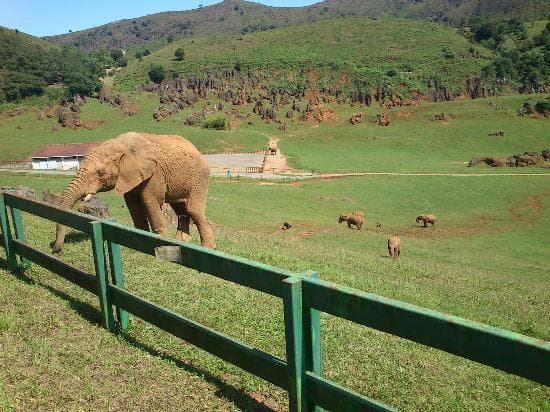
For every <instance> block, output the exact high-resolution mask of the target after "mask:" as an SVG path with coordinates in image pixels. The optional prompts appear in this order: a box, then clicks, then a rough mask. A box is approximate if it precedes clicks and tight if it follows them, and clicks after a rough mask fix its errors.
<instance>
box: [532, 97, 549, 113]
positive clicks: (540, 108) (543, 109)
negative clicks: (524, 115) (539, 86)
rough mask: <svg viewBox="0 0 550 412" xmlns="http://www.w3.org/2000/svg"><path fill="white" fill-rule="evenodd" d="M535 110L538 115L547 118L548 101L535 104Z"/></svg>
mask: <svg viewBox="0 0 550 412" xmlns="http://www.w3.org/2000/svg"><path fill="white" fill-rule="evenodd" d="M535 110H536V111H537V112H538V113H540V114H543V115H545V116H548V115H549V114H550V101H548V100H539V101H538V102H537V104H535Z"/></svg>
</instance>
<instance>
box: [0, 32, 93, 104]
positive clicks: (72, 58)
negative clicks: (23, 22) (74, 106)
mask: <svg viewBox="0 0 550 412" xmlns="http://www.w3.org/2000/svg"><path fill="white" fill-rule="evenodd" d="M99 75H100V69H99V67H98V66H97V65H96V64H95V63H94V62H93V61H91V60H90V59H89V58H88V56H86V55H85V54H84V53H82V52H80V51H79V50H76V49H75V48H74V47H67V46H64V47H60V46H59V45H54V44H51V43H48V42H46V41H44V40H42V39H39V38H36V37H33V36H30V35H28V34H25V33H20V32H19V31H17V30H11V29H7V28H3V27H0V104H2V103H5V102H18V101H20V100H22V99H25V98H27V97H31V96H40V95H43V94H44V93H46V92H47V91H51V90H48V89H47V86H48V85H57V86H64V87H65V88H66V90H59V89H60V88H59V87H58V88H57V89H55V92H59V91H61V93H57V95H58V96H59V95H60V94H62V93H63V92H64V91H66V92H67V94H69V95H72V94H74V93H81V94H83V95H84V94H90V93H91V92H92V91H95V90H99V87H100V84H99V80H98V79H99ZM54 95H55V93H54Z"/></svg>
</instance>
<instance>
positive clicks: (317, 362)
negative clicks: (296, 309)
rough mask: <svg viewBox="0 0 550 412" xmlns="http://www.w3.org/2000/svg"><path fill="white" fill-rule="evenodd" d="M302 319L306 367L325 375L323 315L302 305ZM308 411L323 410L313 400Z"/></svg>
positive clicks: (314, 273)
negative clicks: (322, 331)
mask: <svg viewBox="0 0 550 412" xmlns="http://www.w3.org/2000/svg"><path fill="white" fill-rule="evenodd" d="M306 275H308V276H310V277H312V278H318V277H319V276H318V274H317V272H313V271H309V272H306ZM302 319H303V331H304V344H305V348H304V352H305V354H304V355H305V368H306V370H308V371H312V372H313V373H315V374H316V375H319V376H321V377H322V376H323V364H322V355H321V316H320V313H319V311H318V310H317V309H312V308H310V307H306V306H302ZM307 410H308V411H316V412H319V411H322V410H323V409H321V408H319V407H318V406H316V405H315V403H314V402H312V401H311V400H309V401H308V404H307Z"/></svg>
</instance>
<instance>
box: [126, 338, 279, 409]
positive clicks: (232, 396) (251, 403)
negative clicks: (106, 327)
mask: <svg viewBox="0 0 550 412" xmlns="http://www.w3.org/2000/svg"><path fill="white" fill-rule="evenodd" d="M119 336H120V337H122V339H124V341H125V342H127V343H129V344H130V345H132V346H135V347H137V348H139V349H141V350H143V351H145V352H147V353H149V354H150V355H152V356H155V357H157V358H160V359H162V360H167V361H170V362H171V363H173V364H174V365H176V366H177V367H178V368H181V369H184V370H185V371H187V372H189V373H192V374H193V375H196V376H200V377H201V378H203V379H204V380H205V381H206V382H208V383H211V384H213V385H215V386H216V387H217V388H218V390H217V391H216V396H218V397H220V398H224V399H227V400H229V401H231V402H233V404H234V405H235V406H236V407H238V408H239V409H241V410H244V411H249V410H252V411H274V409H271V408H270V407H269V406H267V405H265V404H264V403H262V402H258V401H257V400H256V399H254V398H252V397H251V396H249V395H247V394H246V393H245V392H243V390H240V389H237V388H235V387H234V386H231V385H228V384H227V383H225V382H223V381H222V380H221V379H220V378H218V377H217V376H215V375H212V374H210V373H208V372H205V371H204V370H202V369H200V368H197V367H194V366H193V365H189V364H187V363H184V362H183V361H182V360H181V359H178V358H176V357H174V356H172V355H169V354H167V353H165V352H161V351H159V350H158V349H155V348H154V347H152V346H150V345H148V344H146V343H143V342H140V341H138V340H137V339H136V338H134V337H133V336H129V335H128V334H126V333H124V332H119Z"/></svg>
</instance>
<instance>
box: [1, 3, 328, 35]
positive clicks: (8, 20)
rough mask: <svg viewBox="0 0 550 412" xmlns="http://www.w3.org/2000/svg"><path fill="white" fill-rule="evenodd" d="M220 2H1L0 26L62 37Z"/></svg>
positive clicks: (284, 4)
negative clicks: (111, 24) (150, 15)
mask: <svg viewBox="0 0 550 412" xmlns="http://www.w3.org/2000/svg"><path fill="white" fill-rule="evenodd" d="M319 1H320V0H256V3H262V4H265V5H269V6H279V7H299V6H307V5H310V4H314V3H318V2H319ZM219 2H220V0H156V1H150V0H149V1H146V0H133V1H132V0H110V1H107V0H71V1H67V0H61V1H59V0H0V26H4V27H9V28H10V29H18V30H20V31H22V32H25V33H28V34H32V35H33V36H39V37H40V36H48V35H52V34H63V33H67V32H68V31H69V30H72V31H78V30H84V29H88V28H90V27H94V26H101V25H102V24H106V23H110V22H112V21H116V20H121V19H130V18H134V17H141V16H145V15H147V14H151V13H158V12H161V11H179V10H190V9H194V8H197V7H198V6H199V4H202V5H203V6H209V5H212V4H215V3H219Z"/></svg>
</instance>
